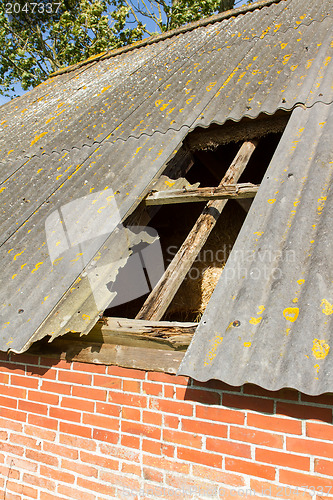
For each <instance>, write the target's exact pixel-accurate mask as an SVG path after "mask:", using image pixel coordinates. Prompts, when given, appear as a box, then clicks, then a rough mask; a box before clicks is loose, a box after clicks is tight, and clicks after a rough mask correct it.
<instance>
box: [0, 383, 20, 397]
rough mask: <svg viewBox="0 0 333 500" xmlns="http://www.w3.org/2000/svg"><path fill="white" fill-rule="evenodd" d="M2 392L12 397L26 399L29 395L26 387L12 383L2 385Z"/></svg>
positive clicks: (0, 392) (0, 387) (0, 390)
mask: <svg viewBox="0 0 333 500" xmlns="http://www.w3.org/2000/svg"><path fill="white" fill-rule="evenodd" d="M0 394H2V395H3V396H9V397H10V398H17V399H19V398H21V399H25V398H26V395H27V391H26V389H23V388H22V387H16V386H12V385H0Z"/></svg>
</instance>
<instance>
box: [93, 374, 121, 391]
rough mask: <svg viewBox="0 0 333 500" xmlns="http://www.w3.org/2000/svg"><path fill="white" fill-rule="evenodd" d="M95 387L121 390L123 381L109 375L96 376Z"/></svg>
mask: <svg viewBox="0 0 333 500" xmlns="http://www.w3.org/2000/svg"><path fill="white" fill-rule="evenodd" d="M93 385H94V387H105V388H107V389H118V390H121V379H120V378H116V377H111V376H107V375H94V383H93Z"/></svg>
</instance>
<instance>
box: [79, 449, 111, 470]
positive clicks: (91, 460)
mask: <svg viewBox="0 0 333 500" xmlns="http://www.w3.org/2000/svg"><path fill="white" fill-rule="evenodd" d="M80 459H81V461H82V462H85V463H87V464H90V465H99V466H100V467H103V468H106V469H112V470H118V469H119V460H114V459H111V458H107V457H101V456H100V455H93V454H92V453H87V452H85V451H81V452H80Z"/></svg>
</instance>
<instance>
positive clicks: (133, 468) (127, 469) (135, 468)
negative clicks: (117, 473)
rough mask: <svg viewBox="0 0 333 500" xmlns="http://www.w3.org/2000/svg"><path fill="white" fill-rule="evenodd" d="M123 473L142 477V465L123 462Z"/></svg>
mask: <svg viewBox="0 0 333 500" xmlns="http://www.w3.org/2000/svg"><path fill="white" fill-rule="evenodd" d="M121 472H123V473H124V474H135V475H136V476H141V467H140V465H135V464H128V463H126V462H123V464H122V466H121Z"/></svg>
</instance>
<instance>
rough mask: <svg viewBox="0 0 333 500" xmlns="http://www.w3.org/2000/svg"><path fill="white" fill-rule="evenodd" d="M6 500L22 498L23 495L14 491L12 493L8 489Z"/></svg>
mask: <svg viewBox="0 0 333 500" xmlns="http://www.w3.org/2000/svg"><path fill="white" fill-rule="evenodd" d="M5 498H6V500H21V499H22V496H21V495H20V496H19V495H14V494H13V493H10V492H9V491H8V489H7V491H6V497H5Z"/></svg>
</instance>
